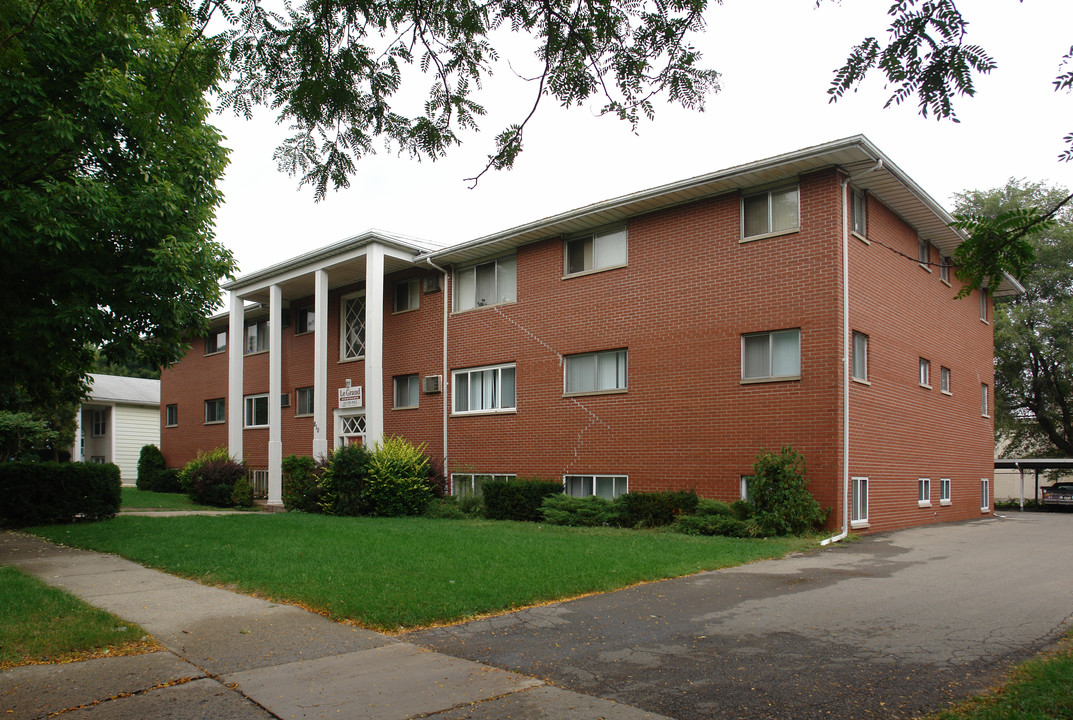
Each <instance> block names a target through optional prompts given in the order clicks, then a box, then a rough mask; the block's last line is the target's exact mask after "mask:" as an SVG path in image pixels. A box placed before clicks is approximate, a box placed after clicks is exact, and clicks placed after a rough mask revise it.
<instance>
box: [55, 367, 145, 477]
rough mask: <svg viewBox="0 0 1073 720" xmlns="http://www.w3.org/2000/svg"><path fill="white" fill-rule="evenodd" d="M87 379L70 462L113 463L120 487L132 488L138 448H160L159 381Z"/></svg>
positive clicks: (100, 376) (113, 378) (104, 376)
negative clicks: (87, 387)
mask: <svg viewBox="0 0 1073 720" xmlns="http://www.w3.org/2000/svg"><path fill="white" fill-rule="evenodd" d="M89 380H90V388H89V397H88V398H86V399H85V400H83V401H82V407H81V409H80V410H79V413H78V418H77V420H78V427H77V429H76V430H75V442H74V446H73V447H72V448H71V459H72V460H75V461H78V460H84V461H85V462H97V463H115V464H116V465H118V466H119V474H120V477H121V478H122V480H123V484H124V485H134V484H135V482H136V481H137V479H138V456H139V455H140V454H141V451H142V447H143V446H145V445H156V446H158V447H159V446H160V381H159V380H147V379H145V378H131V377H119V376H118V375H94V374H91V375H90V376H89Z"/></svg>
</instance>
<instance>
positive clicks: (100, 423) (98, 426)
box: [91, 410, 108, 437]
mask: <svg viewBox="0 0 1073 720" xmlns="http://www.w3.org/2000/svg"><path fill="white" fill-rule="evenodd" d="M91 432H92V433H93V437H104V434H105V433H107V432H108V411H107V410H94V411H93V425H92V429H91Z"/></svg>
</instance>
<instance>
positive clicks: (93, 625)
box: [0, 566, 156, 669]
mask: <svg viewBox="0 0 1073 720" xmlns="http://www.w3.org/2000/svg"><path fill="white" fill-rule="evenodd" d="M155 648H156V645H155V643H154V642H153V641H152V640H150V639H149V638H148V637H147V636H146V635H145V631H143V630H142V629H141V628H140V627H138V626H137V625H135V624H133V623H128V622H125V621H123V620H120V619H119V618H117V617H115V616H114V615H110V614H109V613H106V612H104V611H103V610H98V609H97V608H94V607H92V606H90V605H87V604H86V603H84V602H82V601H81V600H79V599H77V598H75V597H73V596H71V595H69V594H67V593H66V592H63V591H62V590H58V589H56V588H54V587H52V586H50V585H47V584H45V583H44V582H42V581H40V580H38V579H37V578H35V577H32V576H30V575H26V574H25V573H23V572H20V571H19V570H16V569H15V568H12V567H5V566H0V669H4V668H9V667H13V666H15V665H31V664H34V663H40V662H63V661H65V660H81V659H85V658H90V657H100V656H103V655H127V654H131V653H134V652H143V651H147V650H152V649H155Z"/></svg>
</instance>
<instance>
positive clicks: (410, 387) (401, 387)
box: [395, 375, 420, 408]
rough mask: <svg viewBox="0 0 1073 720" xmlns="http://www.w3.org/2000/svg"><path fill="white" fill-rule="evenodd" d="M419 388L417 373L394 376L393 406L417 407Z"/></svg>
mask: <svg viewBox="0 0 1073 720" xmlns="http://www.w3.org/2000/svg"><path fill="white" fill-rule="evenodd" d="M419 390H420V382H419V381H418V377H417V375H397V376H395V407H397V408H415V407H417V398H418V392H419Z"/></svg>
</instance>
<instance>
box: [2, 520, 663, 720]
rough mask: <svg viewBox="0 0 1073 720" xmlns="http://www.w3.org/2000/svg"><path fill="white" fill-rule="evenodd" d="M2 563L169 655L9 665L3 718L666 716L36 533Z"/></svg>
mask: <svg viewBox="0 0 1073 720" xmlns="http://www.w3.org/2000/svg"><path fill="white" fill-rule="evenodd" d="M0 564H5V565H12V566H15V567H18V568H20V569H21V570H23V571H25V572H27V573H30V574H32V575H36V576H37V577H40V578H41V579H43V580H45V581H46V582H48V583H49V584H51V585H54V586H56V587H59V588H62V589H64V590H67V591H68V592H71V593H72V594H74V595H76V596H78V597H81V598H82V599H84V600H86V601H88V602H90V603H92V604H93V605H96V606H98V607H101V608H104V609H105V610H108V611H109V612H111V613H114V614H115V615H118V616H119V617H121V618H123V619H125V620H128V621H131V622H135V623H138V624H139V625H141V626H142V627H143V628H144V629H145V630H147V631H148V632H149V633H151V634H152V636H153V637H154V638H156V639H157V640H158V641H159V642H160V643H161V644H162V645H163V646H164V647H166V648H167V651H166V652H157V653H150V654H145V655H138V656H132V657H116V658H104V659H98V660H88V661H85V662H78V663H69V664H65V665H36V666H27V667H20V668H14V669H12V670H7V671H4V672H2V673H0V717H3V718H12V719H13V720H32V719H35V718H44V717H46V716H57V717H59V718H61V719H62V720H73V719H74V718H79V719H86V718H109V719H115V720H123V719H125V718H137V719H138V720H142V719H143V718H153V719H164V718H166V719H174V720H207V719H209V718H212V719H214V720H254V719H256V720H265V719H266V718H288V719H290V718H329V717H330V718H346V719H347V720H351V719H353V718H369V719H370V720H397V719H398V720H401V719H402V718H413V717H422V718H436V719H440V720H467V719H473V720H478V719H489V720H490V719H491V718H507V717H510V718H515V719H517V720H536V719H539V718H593V719H595V718H605V719H606V720H643V719H647V720H658V718H660V717H661V716H659V715H653V714H651V713H647V712H643V711H641V710H638V709H637V708H634V707H631V706H629V705H623V704H619V703H614V702H612V701H609V700H603V699H600V698H595V697H590V696H586V695H582V694H578V693H575V692H571V691H568V690H563V689H561V688H558V687H555V686H552V685H548V684H546V683H545V682H544V681H542V680H538V679H535V678H532V677H529V676H526V675H522V674H518V673H515V672H508V671H504V670H498V669H495V668H492V667H489V666H487V665H483V664H481V663H478V662H473V661H470V660H463V659H460V658H456V657H451V656H448V655H444V654H441V653H437V652H433V651H429V650H424V649H422V648H419V647H418V646H416V645H413V644H411V643H407V642H402V641H399V640H396V639H394V638H391V637H389V636H386V635H382V634H380V633H376V632H371V631H369V630H361V629H358V628H354V627H350V626H347V625H342V624H339V623H335V622H332V621H330V620H328V619H326V618H324V617H322V616H320V615H316V614H314V613H311V612H307V611H305V610H302V609H300V608H296V607H293V606H289V605H279V604H276V603H271V602H268V601H265V600H260V599H257V598H253V597H249V596H246V595H240V594H237V593H232V592H228V591H226V590H222V589H218V588H211V587H206V586H203V585H199V584H198V583H196V582H193V581H190V580H183V579H180V578H176V577H172V576H170V575H167V574H165V573H162V572H158V571H155V570H148V569H146V568H144V567H142V566H140V565H137V564H135V563H133V562H130V561H128V560H124V559H121V558H118V557H116V556H112V555H103V554H100V553H95V552H87V551H83V550H73V549H69V548H63V547H59V546H56V545H53V544H51V543H48V542H46V541H44V540H41V539H40V538H36V537H33V536H28V535H22V534H18V533H5V534H3V535H0Z"/></svg>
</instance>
